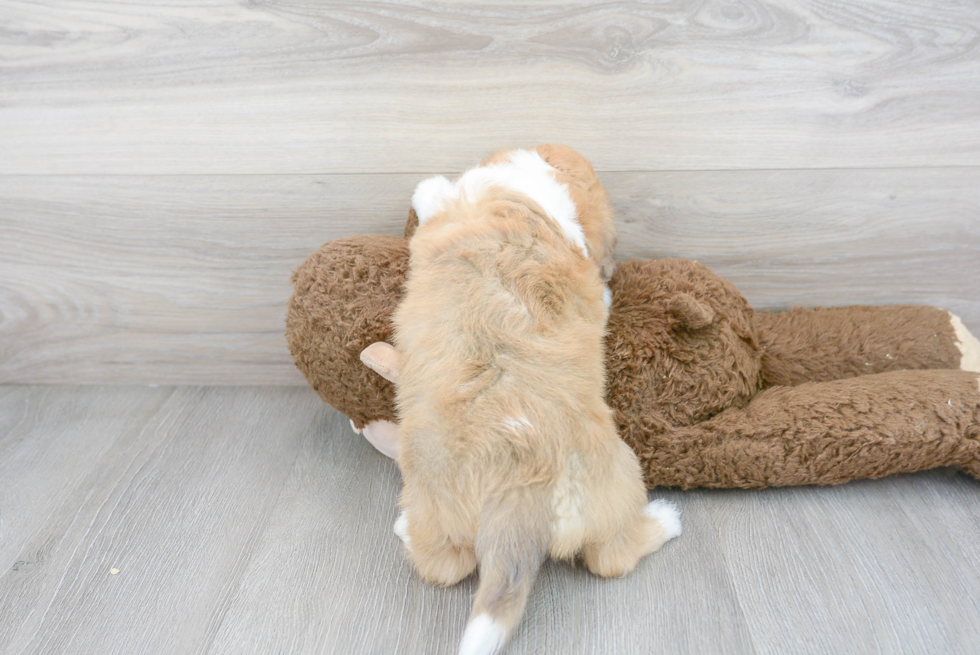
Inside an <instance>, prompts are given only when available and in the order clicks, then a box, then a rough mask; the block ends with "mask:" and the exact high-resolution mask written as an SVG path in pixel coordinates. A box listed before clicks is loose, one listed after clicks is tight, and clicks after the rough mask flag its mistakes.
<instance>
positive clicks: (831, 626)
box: [711, 472, 980, 654]
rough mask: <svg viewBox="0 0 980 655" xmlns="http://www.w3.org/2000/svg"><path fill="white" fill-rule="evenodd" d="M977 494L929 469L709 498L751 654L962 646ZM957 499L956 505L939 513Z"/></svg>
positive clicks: (973, 618) (977, 615) (974, 580)
mask: <svg viewBox="0 0 980 655" xmlns="http://www.w3.org/2000/svg"><path fill="white" fill-rule="evenodd" d="M924 478H925V479H928V480H929V482H927V483H925V484H923V481H924ZM978 493H980V488H978V485H977V483H976V481H973V480H969V479H967V478H966V477H964V476H962V475H959V474H951V473H943V472H934V473H931V474H928V475H926V476H921V475H915V476H900V477H897V478H891V479H887V480H877V481H869V480H865V481H859V482H855V483H851V484H848V485H845V486H843V487H830V488H823V489H813V488H810V489H807V488H803V489H773V490H767V491H763V492H760V493H756V492H739V491H732V492H729V493H725V494H723V495H722V496H719V497H716V498H715V501H716V502H714V503H712V504H711V507H712V510H711V515H712V520H713V521H714V523H715V525H716V526H717V528H718V531H719V536H720V542H721V548H722V551H723V553H724V557H725V560H726V561H727V562H728V564H729V567H730V568H729V570H730V572H731V575H732V580H733V584H734V586H735V588H736V589H737V593H738V597H739V600H740V602H741V603H742V606H743V607H746V608H747V607H752V608H753V609H752V611H751V612H750V611H746V621H747V623H748V625H749V631H750V634H751V635H752V639H753V643H754V644H755V645H756V648H757V652H759V653H773V654H776V653H787V652H793V653H842V654H843V653H858V652H880V653H933V652H950V653H957V652H969V651H971V650H974V649H975V648H976V644H977V643H980V602H978V601H977V599H976V598H975V596H976V594H975V593H973V591H972V590H974V589H976V588H977V587H978V584H980V578H978V577H977V566H976V553H975V552H972V550H973V545H975V544H976V542H977V539H978V537H980V522H978V521H977V514H976V507H975V505H976V501H977V497H978ZM922 494H926V495H927V496H931V497H932V498H933V500H932V502H925V500H924V498H923V496H922ZM964 500H965V501H966V504H965V505H961V508H962V509H963V510H965V512H966V513H964V514H959V515H958V518H957V519H955V520H953V521H950V522H948V523H947V522H946V521H945V520H943V519H944V518H949V514H948V511H949V508H950V507H951V506H953V505H955V504H957V503H958V502H960V501H964ZM971 505H973V507H972V508H971V509H967V508H969V507H970V506H971ZM790 516H791V517H792V518H789V517H790ZM964 548H965V549H966V552H964ZM827 633H832V634H834V635H836V637H835V639H834V640H833V642H828V641H827V640H826V639H825V635H826V634H827Z"/></svg>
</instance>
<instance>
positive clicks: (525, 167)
mask: <svg viewBox="0 0 980 655" xmlns="http://www.w3.org/2000/svg"><path fill="white" fill-rule="evenodd" d="M554 172H555V168H554V167H553V166H552V165H551V164H549V163H548V162H546V161H545V160H544V159H543V158H542V157H541V155H539V154H538V153H537V152H535V151H532V150H515V151H513V152H512V153H510V162H508V163H501V164H491V165H489V166H480V167H479V168H471V169H470V170H468V171H466V172H465V173H464V174H463V176H462V177H461V178H459V180H457V182H456V188H457V189H458V190H459V191H461V192H463V193H465V194H466V196H467V197H468V198H469V199H470V200H477V199H479V198H481V197H482V196H483V194H484V193H485V192H486V190H487V188H489V187H491V186H503V187H507V188H508V189H513V190H514V191H516V192H518V193H520V194H522V195H525V196H527V197H528V198H530V199H531V200H533V201H534V202H536V203H537V204H538V205H540V206H541V208H542V209H543V210H544V211H545V212H546V213H547V214H548V216H549V217H551V218H552V219H553V220H554V221H555V222H556V223H558V225H559V226H560V227H561V229H562V231H563V232H564V233H565V236H566V237H567V238H568V240H569V241H571V242H572V243H573V244H575V245H576V246H578V247H579V248H581V249H582V253H583V254H584V255H585V256H586V257H588V255H589V251H588V248H587V247H586V245H585V233H584V232H583V231H582V226H581V225H580V224H579V222H578V209H577V208H576V207H575V203H574V202H572V197H571V195H569V193H568V187H567V186H566V185H564V184H560V183H559V182H558V180H556V179H555V177H554ZM418 211H419V210H418V209H416V210H415V213H418ZM420 220H421V219H420Z"/></svg>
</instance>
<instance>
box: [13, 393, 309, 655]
mask: <svg viewBox="0 0 980 655" xmlns="http://www.w3.org/2000/svg"><path fill="white" fill-rule="evenodd" d="M143 394H144V395H145V396H146V398H145V402H144V403H143V404H142V405H139V404H137V406H136V407H135V408H130V409H129V411H128V412H127V411H121V410H120V408H118V407H113V406H112V404H113V403H111V402H107V401H106V400H105V398H108V399H109V400H112V399H113V398H114V397H119V398H118V400H117V401H116V404H119V400H124V399H125V398H126V396H127V395H128V396H132V395H133V392H131V391H129V390H126V389H123V390H119V389H115V388H109V389H98V388H90V389H78V390H75V389H66V388H64V387H61V388H58V389H57V390H55V391H50V390H47V389H43V388H42V389H36V390H30V391H29V392H28V393H27V394H26V395H27V398H26V399H25V400H26V401H30V404H31V405H33V406H36V405H38V404H40V403H41V402H42V401H44V400H45V399H46V398H48V397H49V396H68V397H69V398H70V399H73V400H70V399H69V400H65V399H62V404H64V403H71V402H73V403H75V404H78V405H81V406H87V407H88V411H89V413H90V414H92V415H93V420H92V421H90V422H89V423H88V424H85V423H79V422H77V420H73V417H72V416H71V415H70V414H69V413H68V412H63V413H61V414H58V415H55V417H52V418H49V419H48V422H47V424H48V426H50V428H49V429H53V430H54V434H51V435H47V434H42V436H43V437H45V439H42V440H41V443H42V444H43V443H44V441H51V440H52V439H56V440H57V443H58V444H59V445H60V446H61V447H62V448H66V449H81V448H82V447H83V446H84V445H88V446H90V447H92V448H94V449H99V450H101V451H102V452H100V453H98V457H97V458H95V457H92V456H89V457H88V460H87V461H86V460H85V459H84V458H79V461H78V462H77V464H78V466H77V468H76V469H74V470H69V472H70V473H71V474H72V475H73V476H76V477H79V476H81V478H82V480H83V481H82V482H81V483H80V484H78V485H77V488H76V490H75V492H74V493H72V494H71V495H69V496H65V497H62V498H60V499H59V503H58V504H57V509H56V510H55V511H53V512H51V513H50V515H49V516H44V517H38V518H41V519H42V524H43V527H41V528H38V529H36V530H35V533H34V534H32V535H24V534H19V533H18V534H12V535H9V537H10V538H12V539H13V542H14V543H17V544H19V548H18V549H17V555H16V558H17V561H19V562H20V563H21V565H20V566H18V565H16V564H15V565H14V566H13V568H5V570H4V571H3V573H2V576H0V607H4V610H5V611H4V614H3V618H2V620H0V626H2V632H0V650H2V651H3V652H9V653H14V652H16V653H44V654H48V653H147V652H149V653H152V652H160V653H162V652H182V653H184V652H200V650H201V648H202V647H204V646H206V644H207V640H208V637H209V635H211V634H213V633H214V631H215V629H216V627H217V624H216V623H215V622H216V621H217V620H218V619H219V618H220V616H221V615H222V613H223V612H224V609H225V607H226V603H227V600H228V599H229V598H230V597H231V595H232V594H233V593H234V591H235V588H236V586H237V582H238V580H239V578H240V577H241V572H242V566H243V565H244V562H245V561H246V560H247V559H248V554H249V552H250V551H251V549H252V548H253V547H254V543H255V539H256V538H257V537H258V536H259V535H260V534H261V533H262V531H263V529H264V525H265V523H266V521H267V520H268V517H269V512H270V511H271V509H272V507H273V506H274V504H275V501H276V498H277V496H278V493H279V490H280V489H281V488H282V484H283V483H284V482H285V480H286V478H287V476H288V474H289V472H290V470H291V469H292V465H293V461H294V460H295V458H296V456H297V454H298V446H299V444H300V439H301V438H302V436H303V435H305V434H306V433H307V432H308V431H309V430H311V429H315V426H316V425H317V423H318V420H319V419H320V418H322V414H321V413H322V412H323V411H324V410H323V408H322V403H320V402H319V401H318V400H317V399H316V398H315V396H312V395H311V392H308V390H305V389H285V390H277V391H273V390H264V391H261V390H258V391H257V390H248V389H234V388H210V389H201V388H183V389H178V390H173V389H168V390H166V394H165V395H166V396H167V397H166V400H165V402H162V403H161V402H160V400H159V399H158V398H156V397H155V396H157V395H159V391H153V390H151V392H146V391H144V392H143ZM31 396H33V398H32V397H31ZM4 400H5V403H4V410H5V411H18V410H17V408H16V407H13V408H11V407H9V406H10V405H15V402H14V401H15V400H16V399H10V398H6V399H4ZM55 407H56V408H57V403H55ZM283 407H288V408H289V409H290V410H292V411H286V412H283V411H282V410H283ZM113 414H122V418H123V419H125V420H123V421H121V422H120V423H119V426H121V429H116V430H112V431H111V432H110V433H109V435H108V436H109V437H110V438H112V439H113V444H112V447H111V448H110V449H108V450H106V449H105V448H104V447H103V446H101V445H100V444H101V443H103V442H104V440H105V438H106V436H105V434H104V430H103V428H104V427H107V426H106V421H107V420H108V419H110V418H111V417H112V416H113ZM62 421H68V422H69V423H68V427H70V428H72V429H73V430H74V432H75V434H73V435H57V431H58V430H61V431H62V432H64V431H65V428H64V426H63V425H62V424H61V423H62ZM108 427H112V426H111V425H109V426H108ZM39 431H40V430H39ZM18 436H20V435H18ZM24 436H29V433H25V434H24ZM67 436H71V439H70V440H69V439H66V437H67ZM32 447H34V443H33V441H32V442H28V443H24V444H22V449H23V450H25V451H27V452H32ZM50 450H51V449H50V448H48V449H47V451H45V450H41V446H38V447H37V448H35V449H34V450H33V452H34V454H36V458H35V459H34V463H33V465H31V466H28V467H26V470H25V472H26V473H28V474H29V475H27V476H25V477H24V478H23V479H22V480H20V481H19V482H20V488H19V489H18V490H17V491H20V492H22V493H42V492H44V491H45V489H44V487H43V486H41V485H40V483H39V482H38V481H44V480H46V479H49V478H51V477H52V476H55V475H57V474H58V466H59V464H58V462H59V460H60V459H62V458H63V457H65V456H66V455H67V453H65V454H61V453H55V454H54V456H52V455H51V454H50ZM68 452H70V450H69V451H68ZM93 460H94V461H93ZM11 482H14V481H11ZM3 483H4V484H7V480H6V479H4V480H3ZM0 498H3V499H4V507H3V513H4V515H5V516H6V515H8V514H9V515H12V518H14V519H17V521H15V523H14V525H17V524H18V523H20V522H22V521H23V517H21V516H19V514H20V513H22V512H24V511H27V510H28V509H29V508H25V507H23V506H18V505H16V504H13V505H11V504H8V502H7V494H4V495H3V496H0ZM25 537H29V538H27V539H25ZM22 542H23V543H22ZM111 569H118V571H119V573H118V575H113V574H112V573H111Z"/></svg>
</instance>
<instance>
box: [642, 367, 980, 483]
mask: <svg viewBox="0 0 980 655" xmlns="http://www.w3.org/2000/svg"><path fill="white" fill-rule="evenodd" d="M978 377H980V376H978V375H977V373H973V372H967V371H941V370H940V371H896V372H892V373H881V374H878V375H864V376H860V377H856V378H852V379H849V380H837V381H832V382H819V383H808V384H802V385H799V386H796V387H775V388H772V389H768V390H766V391H763V392H761V393H760V394H759V395H757V396H756V397H755V398H754V399H753V400H752V401H751V402H750V403H749V404H748V405H747V406H746V407H744V408H741V409H736V408H732V409H729V410H726V411H724V412H722V413H721V414H718V415H717V416H715V417H714V418H712V419H710V420H708V421H704V422H703V423H700V424H697V425H694V426H690V427H685V428H679V429H676V430H673V431H670V432H668V433H665V434H658V435H652V436H651V435H646V437H647V438H646V439H645V440H644V441H643V442H642V443H637V445H636V446H635V449H636V451H637V455H638V456H639V458H640V463H641V465H642V466H643V468H644V474H645V476H646V480H647V484H648V486H655V485H657V486H660V485H662V486H677V487H685V488H689V487H767V486H782V485H799V484H840V483H843V482H848V481H850V480H856V479H860V478H877V477H882V476H885V475H893V474H896V473H907V472H912V471H920V470H924V469H930V468H935V467H939V466H960V467H963V469H964V470H966V471H967V472H969V473H970V474H971V475H973V476H976V477H980V475H978V474H980V384H978ZM634 441H637V440H635V439H634Z"/></svg>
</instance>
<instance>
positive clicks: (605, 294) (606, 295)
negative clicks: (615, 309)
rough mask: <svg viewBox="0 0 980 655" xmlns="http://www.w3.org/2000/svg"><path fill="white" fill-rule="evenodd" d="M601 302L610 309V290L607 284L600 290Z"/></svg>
mask: <svg viewBox="0 0 980 655" xmlns="http://www.w3.org/2000/svg"><path fill="white" fill-rule="evenodd" d="M602 302H604V303H606V307H612V289H610V288H609V285H608V284H607V285H606V287H605V288H604V289H603V290H602Z"/></svg>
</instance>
